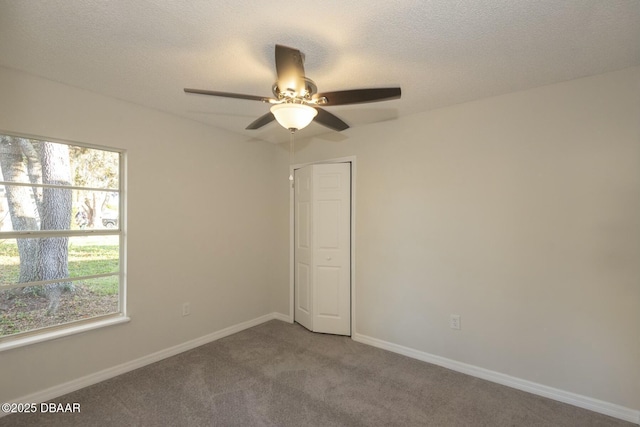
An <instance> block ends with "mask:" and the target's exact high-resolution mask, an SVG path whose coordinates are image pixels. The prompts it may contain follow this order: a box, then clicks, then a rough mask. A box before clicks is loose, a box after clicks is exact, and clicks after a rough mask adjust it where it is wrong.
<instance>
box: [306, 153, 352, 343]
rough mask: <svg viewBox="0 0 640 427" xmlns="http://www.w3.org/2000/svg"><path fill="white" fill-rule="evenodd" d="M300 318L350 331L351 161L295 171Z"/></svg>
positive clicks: (314, 327)
mask: <svg viewBox="0 0 640 427" xmlns="http://www.w3.org/2000/svg"><path fill="white" fill-rule="evenodd" d="M295 176H296V180H295V187H294V189H295V192H294V194H295V202H294V203H295V204H294V206H295V227H294V230H295V238H294V242H295V251H294V256H295V263H294V265H295V271H294V280H295V283H294V292H295V313H294V316H295V320H296V321H297V322H298V323H300V324H301V325H303V326H304V327H306V328H307V329H309V330H311V331H314V332H323V333H330V334H339V335H350V334H351V164H350V163H335V164H319V165H310V166H307V167H304V168H302V169H298V170H296V172H295Z"/></svg>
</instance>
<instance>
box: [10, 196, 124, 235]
mask: <svg viewBox="0 0 640 427" xmlns="http://www.w3.org/2000/svg"><path fill="white" fill-rule="evenodd" d="M119 201H120V198H119V193H118V192H117V191H91V190H69V189H64V188H41V187H26V186H17V185H0V232H9V231H37V230H43V231H44V230H47V231H49V230H102V229H106V228H108V229H117V228H119V227H120V221H119V218H118V212H119ZM12 212H13V214H11V213H12Z"/></svg>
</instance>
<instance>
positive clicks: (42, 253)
mask: <svg viewBox="0 0 640 427" xmlns="http://www.w3.org/2000/svg"><path fill="white" fill-rule="evenodd" d="M41 155H42V182H43V183H44V184H57V185H70V184H71V169H70V167H69V147H68V146H67V145H64V144H54V143H51V142H43V143H42V154H41ZM71 196H72V195H71V190H70V189H63V188H49V187H47V188H44V189H43V191H42V224H41V229H42V230H68V229H69V228H70V226H71V206H72V200H71ZM68 245H69V238H68V237H49V238H43V239H40V245H39V248H38V253H39V258H38V261H39V262H38V274H39V276H40V280H54V279H64V278H67V277H68V276H69V260H68V254H69V251H68ZM64 286H70V282H61V283H53V284H50V285H46V286H45V293H46V295H47V298H48V299H49V307H48V309H47V314H54V313H55V312H56V310H57V309H58V304H59V303H60V294H61V292H62V288H63V287H64Z"/></svg>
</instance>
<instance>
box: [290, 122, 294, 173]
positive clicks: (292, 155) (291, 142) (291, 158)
mask: <svg viewBox="0 0 640 427" xmlns="http://www.w3.org/2000/svg"><path fill="white" fill-rule="evenodd" d="M294 132H295V129H291V137H290V138H289V164H290V165H291V166H292V167H293V158H294V157H295V156H294V149H293V134H294ZM289 181H291V182H293V169H292V170H291V174H289Z"/></svg>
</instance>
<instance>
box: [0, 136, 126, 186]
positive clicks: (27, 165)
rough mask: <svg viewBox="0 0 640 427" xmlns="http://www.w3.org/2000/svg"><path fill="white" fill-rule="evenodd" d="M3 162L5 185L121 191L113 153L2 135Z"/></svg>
mask: <svg viewBox="0 0 640 427" xmlns="http://www.w3.org/2000/svg"><path fill="white" fill-rule="evenodd" d="M0 158H1V159H2V164H1V166H2V167H1V168H0V169H1V170H2V180H3V181H8V182H24V183H31V184H52V185H69V186H75V187H91V188H105V189H106V188H110V189H117V188H119V178H118V177H119V171H120V155H119V153H117V152H114V151H105V150H98V149H94V148H87V147H80V146H76V145H67V144H61V143H56V142H49V141H40V140H36V139H28V138H19V137H16V136H10V135H0ZM43 166H44V167H43ZM51 166H54V167H51Z"/></svg>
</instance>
